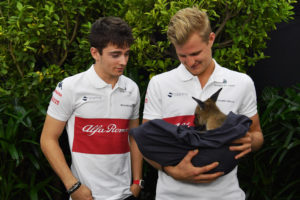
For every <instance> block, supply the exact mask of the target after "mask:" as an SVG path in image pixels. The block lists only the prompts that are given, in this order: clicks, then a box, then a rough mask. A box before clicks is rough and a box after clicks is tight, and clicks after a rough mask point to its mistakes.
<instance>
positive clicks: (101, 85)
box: [87, 65, 126, 89]
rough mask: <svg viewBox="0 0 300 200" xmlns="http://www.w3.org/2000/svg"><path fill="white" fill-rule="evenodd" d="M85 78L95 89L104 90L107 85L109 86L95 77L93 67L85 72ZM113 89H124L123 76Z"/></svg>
mask: <svg viewBox="0 0 300 200" xmlns="http://www.w3.org/2000/svg"><path fill="white" fill-rule="evenodd" d="M87 78H88V80H89V81H90V83H91V84H92V85H93V86H94V87H95V88H104V87H107V86H108V85H111V84H108V83H106V82H105V81H104V80H103V79H102V78H101V77H99V76H98V75H97V73H96V71H95V69H94V65H92V66H91V67H90V69H89V70H88V71H87ZM115 88H122V89H125V88H126V85H125V82H124V77H123V75H121V76H120V77H119V79H118V81H117V83H116V85H115Z"/></svg>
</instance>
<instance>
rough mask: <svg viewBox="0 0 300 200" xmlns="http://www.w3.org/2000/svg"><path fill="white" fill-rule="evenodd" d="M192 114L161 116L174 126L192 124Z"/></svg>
mask: <svg viewBox="0 0 300 200" xmlns="http://www.w3.org/2000/svg"><path fill="white" fill-rule="evenodd" d="M194 119H195V116H194V115H183V116H176V117H168V118H163V120H165V121H166V122H168V123H171V124H174V125H176V126H179V125H187V126H194V125H195V124H194Z"/></svg>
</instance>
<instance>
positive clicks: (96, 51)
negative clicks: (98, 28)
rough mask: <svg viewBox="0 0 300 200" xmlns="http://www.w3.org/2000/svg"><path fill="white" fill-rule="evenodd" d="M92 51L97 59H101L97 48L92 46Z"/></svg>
mask: <svg viewBox="0 0 300 200" xmlns="http://www.w3.org/2000/svg"><path fill="white" fill-rule="evenodd" d="M90 52H91V55H92V57H93V58H94V60H95V61H97V60H99V56H100V53H99V51H98V49H97V48H95V47H91V48H90Z"/></svg>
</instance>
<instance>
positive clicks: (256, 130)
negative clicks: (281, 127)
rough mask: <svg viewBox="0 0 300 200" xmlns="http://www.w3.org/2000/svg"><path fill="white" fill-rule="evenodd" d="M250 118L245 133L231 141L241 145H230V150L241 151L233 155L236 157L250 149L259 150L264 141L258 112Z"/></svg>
mask: <svg viewBox="0 0 300 200" xmlns="http://www.w3.org/2000/svg"><path fill="white" fill-rule="evenodd" d="M250 119H251V120H252V124H251V126H250V129H249V131H248V132H247V134H246V135H245V136H244V137H242V138H240V139H237V140H235V141H233V143H234V144H241V145H238V146H231V147H230V150H231V151H241V153H239V154H238V155H237V156H236V157H235V158H236V159H239V158H241V157H243V156H245V155H246V154H248V153H250V152H251V151H257V150H259V149H260V148H261V146H262V145H263V143H264V137H263V133H262V131H261V127H260V122H259V116H258V114H255V115H254V116H253V117H251V118H250Z"/></svg>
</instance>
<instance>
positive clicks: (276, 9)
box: [0, 0, 299, 200]
mask: <svg viewBox="0 0 300 200" xmlns="http://www.w3.org/2000/svg"><path fill="white" fill-rule="evenodd" d="M294 2H295V1H293V0H284V1H283V0H244V1H240V0H230V1H229V0H181V1H171V0H114V1H111V0H40V1H36V0H9V1H1V2H0V63H1V64H0V80H1V81H0V162H1V165H0V199H4V200H5V199H32V200H34V199H64V198H65V196H64V195H63V187H62V186H61V183H60V181H59V180H58V178H57V177H56V175H55V174H54V173H53V171H52V170H51V168H50V167H49V164H48V162H47V161H46V160H45V158H44V156H43V155H42V154H41V151H40V147H39V137H40V132H41V129H42V125H43V121H44V117H45V113H46V109H47V105H48V102H49V100H50V97H51V92H52V90H53V89H54V87H55V85H56V84H57V83H58V82H59V81H60V80H62V79H63V78H64V77H66V76H70V75H73V74H76V73H78V72H81V71H84V70H86V69H87V68H88V67H89V66H90V64H92V63H93V59H92V57H91V56H90V53H89V44H88V41H87V35H88V32H89V29H90V27H91V23H92V22H93V21H95V20H96V19H97V18H99V17H101V16H109V15H114V16H119V17H121V18H123V19H125V20H126V21H127V22H128V23H129V24H130V26H131V27H132V28H133V33H134V36H135V39H136V41H135V43H134V45H133V46H132V48H131V50H132V52H131V55H130V60H129V63H128V67H127V70H126V75H127V76H129V77H131V78H132V79H133V80H135V81H136V82H137V83H139V86H140V89H141V94H142V96H143V95H144V93H145V90H146V86H147V83H148V81H149V78H150V77H151V76H153V75H155V74H157V73H161V72H163V71H166V70H169V69H172V68H174V67H176V65H177V64H178V61H177V58H176V55H175V52H174V49H173V47H172V46H171V45H170V43H169V42H168V41H167V38H166V28H167V24H168V21H169V19H170V17H171V16H172V15H173V14H174V13H175V12H176V11H177V10H179V9H181V8H184V7H187V6H193V5H197V6H199V7H200V8H202V9H205V10H206V11H207V12H208V14H209V16H210V19H211V21H212V26H213V30H214V31H215V32H216V33H217V38H216V43H215V45H214V47H213V53H214V57H215V58H216V60H217V61H218V62H219V63H220V64H222V65H223V66H225V67H228V68H231V69H235V70H238V71H243V72H244V71H246V70H247V68H248V67H252V66H254V65H255V63H256V62H257V61H258V60H260V59H264V58H265V57H266V56H265V55H264V54H263V50H264V49H265V48H266V41H267V39H268V32H269V31H270V30H273V29H275V27H276V24H277V23H279V22H281V21H288V20H290V19H291V18H292V14H293V12H292V8H293V6H292V5H293V3H294ZM286 98H288V97H286ZM142 99H143V97H142ZM286 103H288V102H286ZM141 110H142V107H141ZM271 111H272V110H271V109H269V111H268V112H271ZM261 115H262V120H265V118H264V117H263V115H264V113H263V112H262V113H261ZM268 115H269V114H268ZM268 115H267V116H268ZM267 119H268V118H267ZM287 123H289V124H291V122H290V121H288V122H287ZM293 123H294V122H293ZM298 124H299V121H298ZM285 126H286V125H282V127H285ZM263 127H267V125H264V123H263ZM282 127H281V128H282ZM290 127H292V125H290ZM282 129H283V128H282ZM287 129H288V127H287ZM288 130H289V129H288ZM269 132H272V130H269V129H266V130H265V128H264V133H265V135H266V136H267V137H266V144H265V146H264V148H265V147H268V148H270V149H268V150H265V149H263V150H262V151H259V152H260V153H259V154H254V157H253V158H252V156H251V159H252V160H249V163H250V165H249V166H246V167H245V168H244V169H242V170H241V171H242V172H247V171H249V170H252V171H253V172H255V174H254V175H253V176H251V177H247V176H245V179H244V180H245V182H242V183H243V184H242V185H244V186H245V187H246V188H245V189H246V190H247V191H249V196H250V197H253V195H259V194H258V190H256V189H255V188H254V186H253V185H252V184H251V183H250V182H249V180H253V179H255V181H256V182H255V183H257V184H258V186H257V187H259V189H260V191H261V190H262V191H261V193H262V194H264V196H263V195H261V196H259V197H260V198H252V199H272V198H271V197H273V196H272V195H273V194H272V193H271V192H270V187H271V186H270V187H267V185H268V184H269V185H270V183H272V184H273V183H274V182H273V181H275V180H277V178H278V177H277V176H276V174H275V175H274V174H271V175H270V174H269V173H270V171H268V170H266V171H264V169H260V168H263V165H261V163H260V161H261V160H265V161H266V160H268V161H269V162H270V164H272V165H274V166H272V167H273V168H274V170H278V171H277V172H282V169H281V165H280V164H278V163H277V165H275V164H274V163H276V162H275V161H277V160H278V156H279V155H282V154H281V153H282V152H285V154H284V155H288V154H289V153H290V152H291V151H290V149H295V148H296V147H297V148H298V146H297V145H296V144H297V143H294V144H293V145H296V147H295V148H294V146H293V145H290V144H289V143H288V144H289V145H288V147H286V146H285V147H281V148H279V149H275V148H274V149H272V148H271V147H273V146H272V145H270V144H273V143H274V142H278V144H276V145H277V146H279V144H280V143H284V142H285V141H286V140H285V137H284V135H281V137H279V136H278V137H276V138H275V139H276V140H274V141H273V140H271V141H268V138H269V136H268V134H269ZM295 136H297V134H296V133H294V134H293V135H292V136H291V135H290V134H289V135H288V138H294V137H295ZM63 140H64V139H63ZM65 142H66V141H62V143H63V144H64V145H66V143H65ZM269 142H271V143H270V144H269ZM272 142H273V143H272ZM284 144H286V143H284ZM270 146H271V147H270ZM292 147H293V148H292ZM64 148H65V149H68V148H67V147H64ZM287 148H288V150H289V151H288V152H287ZM273 150H274V151H275V152H276V151H277V152H276V156H273V157H270V158H269V157H265V155H269V154H270V152H272V151H273ZM265 152H267V153H265ZM271 158H272V159H271ZM279 158H280V156H279ZM287 158H288V157H287V156H282V158H281V161H285V159H287ZM249 159H250V157H249ZM298 160H299V159H298ZM288 161H289V160H288ZM293 161H294V163H297V159H296V160H293ZM245 162H246V159H245ZM3 163H5V164H3ZM254 165H255V166H254ZM295 166H297V165H295ZM292 167H294V165H291V166H290V168H292ZM241 168H243V167H241ZM290 168H289V172H290V173H291V171H292V169H290ZM293 169H296V168H293ZM150 171H151V170H150V168H149V166H148V165H145V176H146V177H147V176H149V174H147V173H150ZM246 174H247V173H246ZM264 174H265V176H266V177H267V178H265V177H263V178H265V179H264V181H265V182H263V183H264V184H265V185H266V187H260V185H259V184H261V181H262V180H261V177H262V176H263V175H264ZM285 177H286V179H287V180H288V178H289V176H285ZM248 178H251V179H248ZM247 181H248V182H249V185H245V184H244V183H246V182H247ZM283 183H286V184H287V187H288V188H289V189H287V190H284V191H283V192H282V193H279V192H278V193H277V195H278V199H280V198H279V197H281V196H280V195H283V194H286V192H287V191H290V188H293V187H294V186H297V185H298V186H299V184H298V183H297V182H296V183H294V182H291V183H290V184H288V183H287V181H286V182H282V184H283ZM274 184H275V183H274ZM279 186H280V188H279ZM272 187H275V188H274V189H273V190H272V191H281V189H283V186H282V185H280V184H278V185H272ZM261 188H263V189H261ZM153 192H154V191H153V190H151V191H148V193H145V194H144V196H143V198H144V199H147V200H148V199H150V198H151V196H153ZM295 194H296V193H295V192H293V191H292V192H291V195H295Z"/></svg>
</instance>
